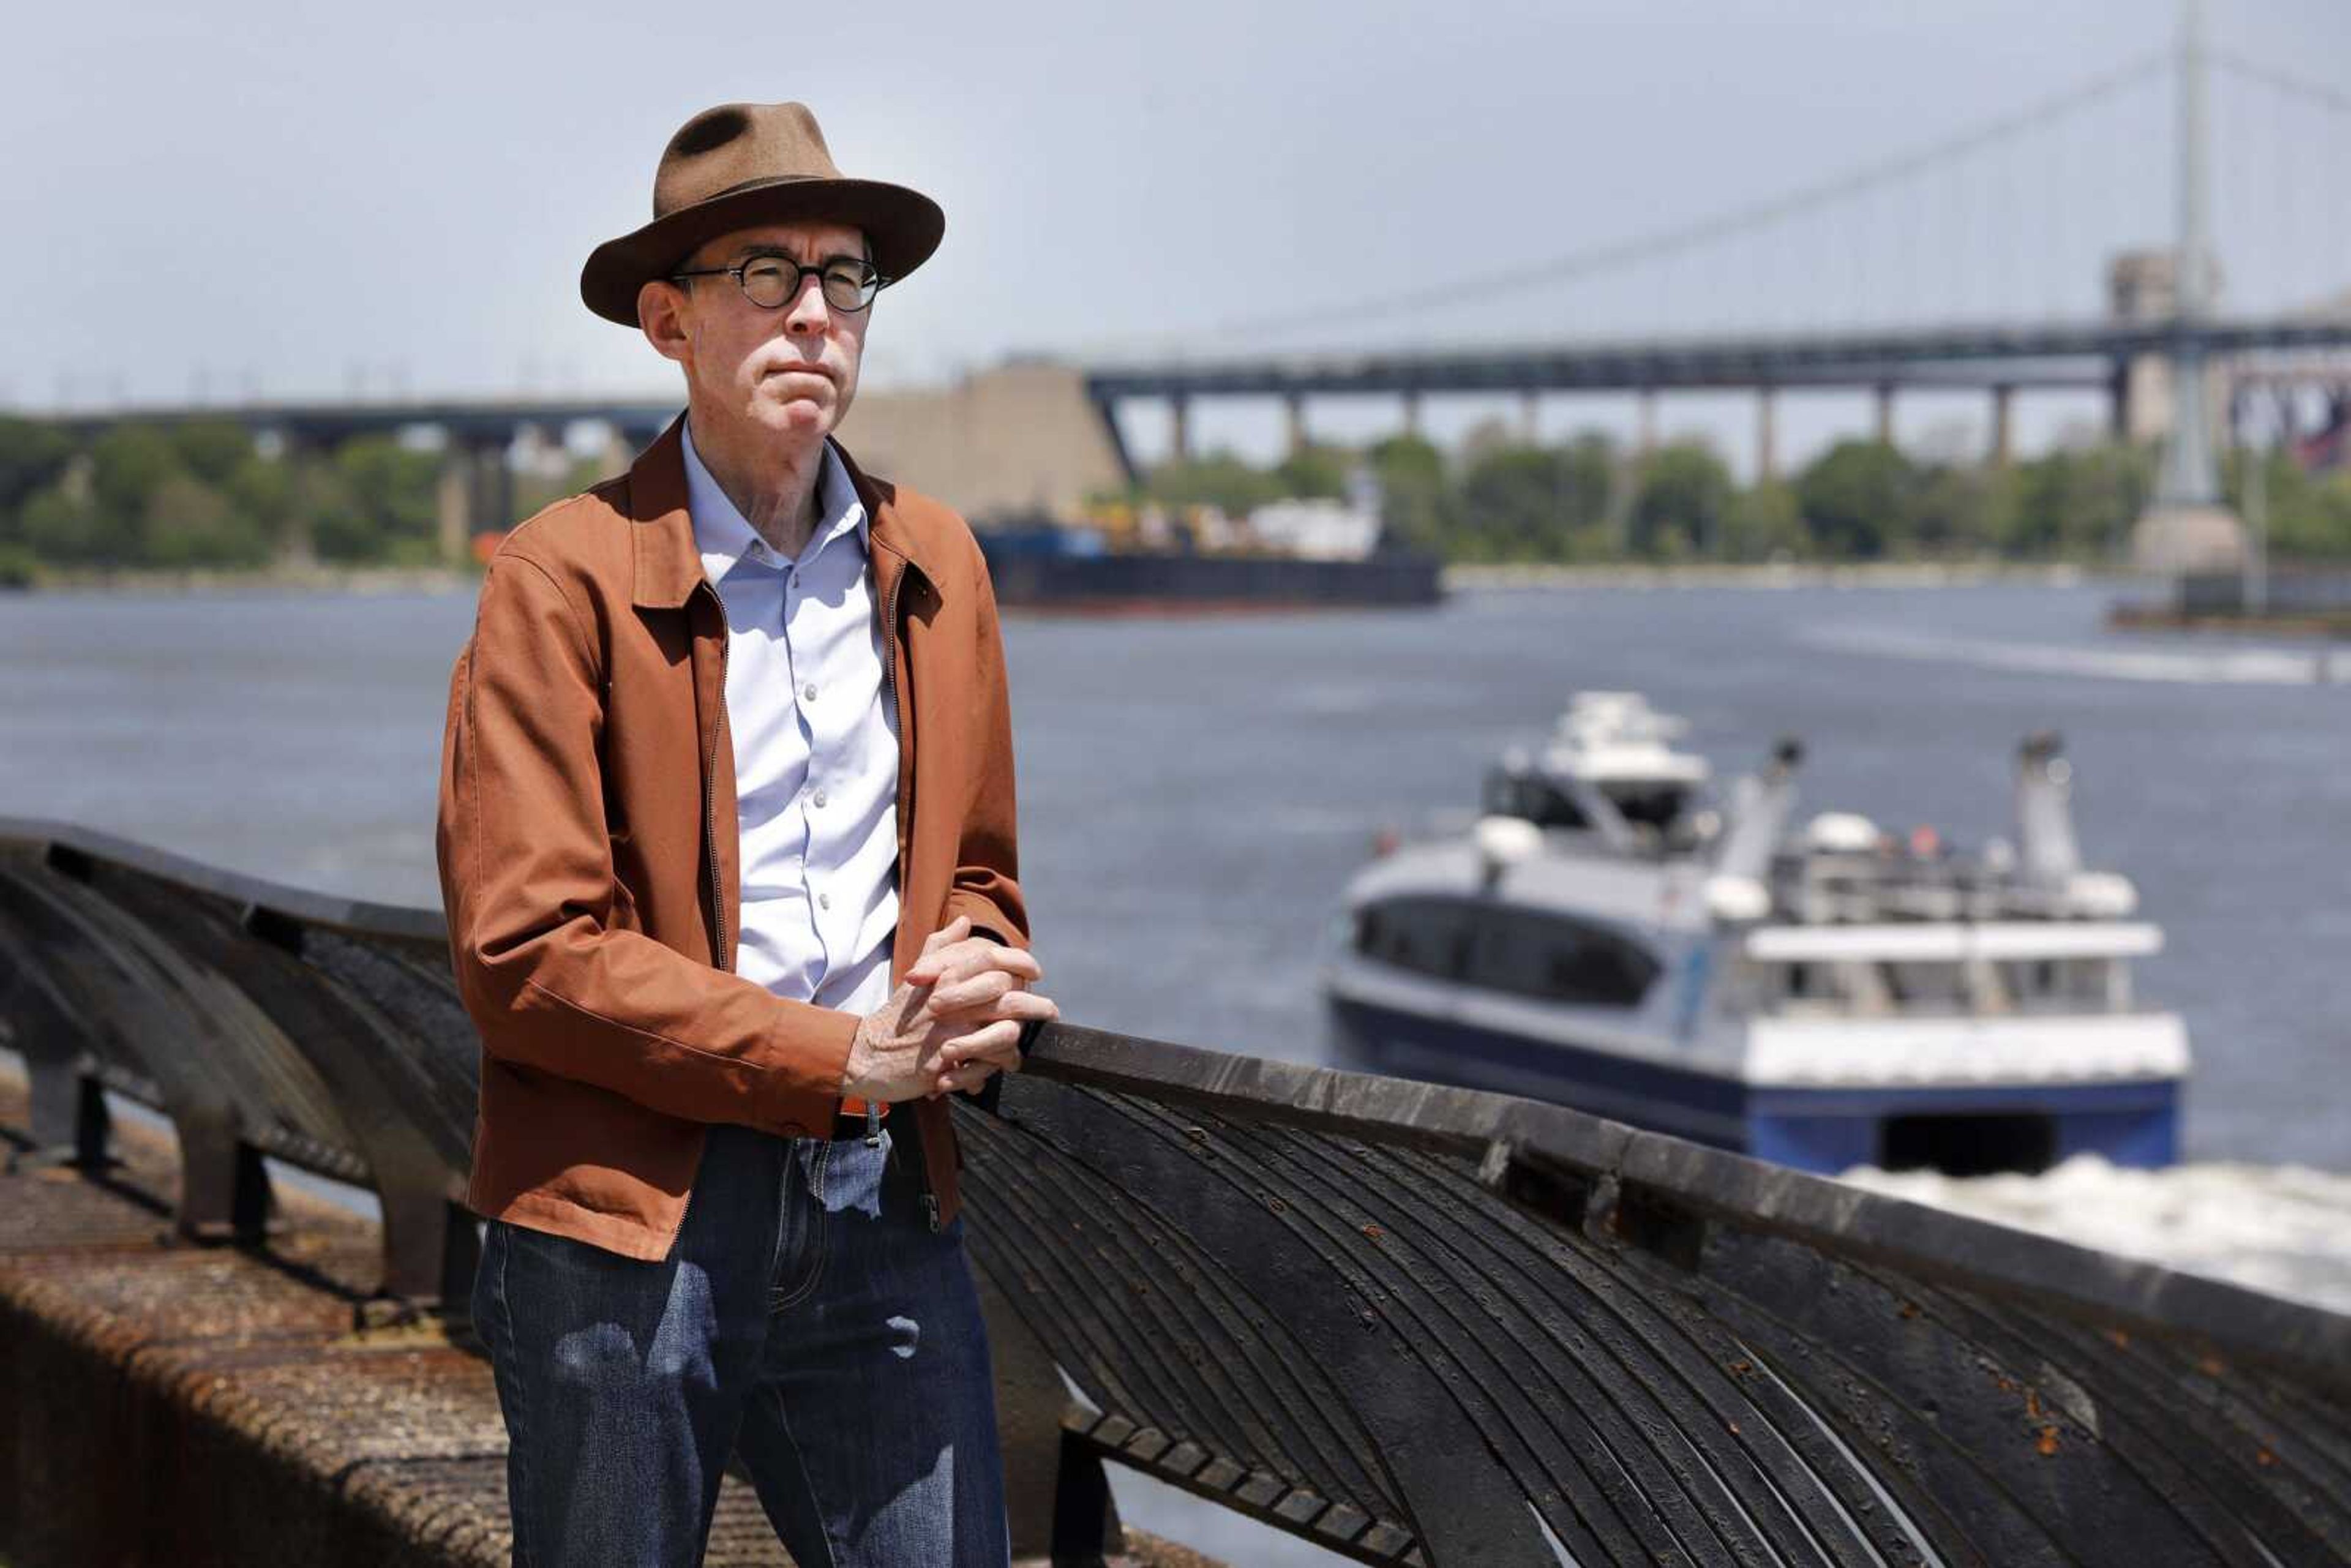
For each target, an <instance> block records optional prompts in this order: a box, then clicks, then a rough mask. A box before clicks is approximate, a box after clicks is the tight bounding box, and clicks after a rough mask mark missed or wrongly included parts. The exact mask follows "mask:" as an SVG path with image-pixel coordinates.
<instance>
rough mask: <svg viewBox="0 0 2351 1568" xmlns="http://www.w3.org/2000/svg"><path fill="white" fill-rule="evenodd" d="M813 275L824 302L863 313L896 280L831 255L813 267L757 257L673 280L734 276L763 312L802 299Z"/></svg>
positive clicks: (855, 260)
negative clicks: (806, 282) (803, 287)
mask: <svg viewBox="0 0 2351 1568" xmlns="http://www.w3.org/2000/svg"><path fill="white" fill-rule="evenodd" d="M810 273H814V274H815V275H816V280H817V287H818V288H819V289H820V290H822V292H823V294H824V302H825V303H826V304H827V305H830V306H831V307H832V308H834V309H836V310H862V309H864V308H866V307H867V306H868V305H871V304H872V303H873V296H874V295H876V294H878V293H880V292H881V291H882V290H883V288H885V287H889V285H890V283H891V282H892V281H893V280H892V279H890V278H887V277H883V276H882V275H881V274H880V273H878V272H876V271H874V270H873V265H872V263H871V262H867V261H861V260H859V259H858V258H857V257H855V256H829V257H827V258H826V259H825V260H823V261H820V262H818V263H817V264H816V265H815V266H814V267H802V266H801V265H800V264H799V262H796V261H794V260H793V259H792V258H791V257H790V256H752V257H751V258H750V259H749V260H747V261H745V262H743V263H741V264H740V265H739V266H736V267H700V268H697V269H695V270H692V271H687V272H673V273H671V274H670V277H671V279H672V281H677V280H680V279H684V278H688V277H732V278H733V279H734V280H735V283H736V286H737V287H739V288H741V289H742V290H743V298H746V299H748V300H749V301H750V302H751V303H752V304H754V305H757V306H758V308H760V309H762V310H773V309H776V308H778V307H780V306H782V305H783V304H784V303H785V302H786V301H788V300H791V299H797V298H799V292H800V283H801V281H802V280H803V279H805V278H806V277H808V276H809V275H810Z"/></svg>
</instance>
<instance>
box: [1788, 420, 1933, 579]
mask: <svg viewBox="0 0 2351 1568" xmlns="http://www.w3.org/2000/svg"><path fill="white" fill-rule="evenodd" d="M1916 488H1917V472H1916V470H1914V469H1913V468H1912V467H1911V465H1910V460H1909V459H1908V458H1907V457H1905V456H1904V455H1902V453H1901V452H1900V451H1899V450H1898V449H1897V448H1896V447H1894V446H1891V445H1889V444H1886V443H1885V442H1882V441H1840V442H1838V443H1837V444H1835V445H1834V446H1833V447H1831V448H1830V449H1829V450H1828V452H1827V453H1826V454H1824V455H1823V456H1822V457H1820V458H1819V459H1818V460H1817V461H1816V462H1814V463H1813V465H1811V466H1810V467H1808V468H1806V469H1805V470H1804V472H1803V474H1802V476H1800V477H1799V478H1798V479H1797V481H1796V502H1797V505H1798V506H1799V507H1801V508H1802V512H1803V517H1804V524H1805V527H1806V528H1808V529H1810V530H1811V533H1812V536H1813V542H1814V543H1815V544H1817V545H1818V546H1819V547H1820V548H1821V549H1822V550H1823V552H1825V553H1826V554H1828V555H1829V556H1830V557H1832V558H1834V559H1859V560H1874V559H1878V558H1880V557H1883V556H1887V555H1892V554H1895V553H1897V552H1898V551H1899V550H1900V549H1901V548H1902V547H1903V546H1904V545H1906V544H1907V542H1908V541H1909V538H1910V534H1911V516H1910V508H1911V503H1912V499H1913V495H1914V492H1915V490H1916Z"/></svg>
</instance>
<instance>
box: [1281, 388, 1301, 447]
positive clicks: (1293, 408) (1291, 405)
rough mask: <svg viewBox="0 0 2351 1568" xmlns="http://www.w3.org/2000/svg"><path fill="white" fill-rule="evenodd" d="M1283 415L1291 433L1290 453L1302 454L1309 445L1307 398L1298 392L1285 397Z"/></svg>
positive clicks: (1282, 401)
mask: <svg viewBox="0 0 2351 1568" xmlns="http://www.w3.org/2000/svg"><path fill="white" fill-rule="evenodd" d="M1281 417H1282V423H1283V425H1284V427H1285V428H1286V429H1287V431H1288V432H1289V435H1290V455H1291V456H1292V457H1298V456H1302V455H1304V454H1305V451H1306V446H1307V435H1306V399H1305V398H1304V397H1303V396H1301V394H1299V393H1297V392H1291V393H1290V394H1289V395H1288V396H1287V397H1285V398H1283V399H1282V400H1281Z"/></svg>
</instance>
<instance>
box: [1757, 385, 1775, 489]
mask: <svg viewBox="0 0 2351 1568" xmlns="http://www.w3.org/2000/svg"><path fill="white" fill-rule="evenodd" d="M1778 395H1779V391H1778V389H1777V388H1775V387H1772V386H1770V385H1768V384H1767V385H1764V386H1761V387H1758V388H1757V389H1756V390H1755V476H1756V478H1757V479H1758V480H1760V481H1761V482H1762V483H1763V484H1766V485H1769V484H1771V483H1773V482H1775V481H1776V480H1778V478H1779V477H1780V452H1779V406H1778V402H1777V399H1778Z"/></svg>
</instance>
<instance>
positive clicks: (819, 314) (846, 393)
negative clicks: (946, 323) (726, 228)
mask: <svg viewBox="0 0 2351 1568" xmlns="http://www.w3.org/2000/svg"><path fill="white" fill-rule="evenodd" d="M865 255H866V251H865V241H864V236H863V235H862V234H861V233H860V232H859V231H858V230H856V229H853V228H850V227H847V226H845V225H841V224H829V223H791V224H767V225H761V226H759V227H758V228H747V229H737V230H736V231H735V232H734V233H732V234H726V235H720V236H719V237H718V238H716V239H714V240H711V241H710V242H708V243H707V244H705V245H704V246H702V247H701V248H700V249H698V250H696V251H695V253H694V254H693V255H692V256H689V257H687V258H686V260H685V261H684V263H683V264H681V266H680V267H679V268H678V270H679V271H681V272H690V271H697V270H700V269H702V268H705V267H739V266H741V265H742V264H743V263H744V262H745V261H747V260H748V259H750V258H752V257H754V256H788V257H789V258H790V259H791V260H793V261H796V262H799V263H800V264H802V265H804V266H809V267H817V266H821V265H822V264H823V263H825V262H827V261H830V260H833V259H836V258H840V257H848V258H850V259H852V260H862V259H864V257H865ZM637 306H638V314H639V316H640V318H641V319H642V320H643V327H644V333H645V337H646V338H647V340H650V341H651V342H652V343H653V347H654V348H655V349H656V350H659V351H660V352H661V353H662V354H664V356H666V357H667V358H670V359H673V360H675V361H677V362H678V363H679V364H680V365H682V366H684V369H685V378H686V382H687V385H688V387H689V389H690V391H691V392H692V404H693V406H694V407H695V409H697V410H707V411H711V412H714V413H719V414H721V415H722V416H725V417H727V418H729V419H732V420H736V421H738V422H741V423H746V424H748V425H751V426H756V427H758V428H759V429H763V430H766V431H769V432H772V433H774V434H777V435H789V436H798V437H800V438H803V439H808V438H820V437H822V436H824V435H827V434H831V431H832V429H833V427H834V426H836V425H837V424H839V423H841V416H842V415H843V414H845V413H848V412H849V403H850V400H851V399H852V397H854V396H855V395H856V392H857V365H858V361H859V359H860V357H861V356H862V354H863V352H864V349H865V323H866V320H867V319H868V318H869V317H871V316H872V313H873V312H872V306H870V305H869V306H867V307H866V308H864V309H862V310H843V309H841V308H839V307H837V306H834V305H831V304H830V303H828V302H827V301H826V299H825V297H824V290H823V288H822V287H820V284H819V282H818V280H817V278H816V276H815V275H814V274H812V273H811V274H808V275H804V276H803V277H801V278H800V282H799V292H797V293H796V294H794V295H792V296H791V297H790V298H788V299H786V300H785V301H784V303H783V304H781V305H779V306H777V307H776V308H773V309H765V308H761V307H759V306H758V305H754V304H753V303H752V302H751V301H750V300H749V299H747V298H745V297H744V294H743V290H742V289H741V288H740V287H737V284H736V280H735V279H734V278H733V277H696V278H693V279H691V280H690V281H689V282H688V283H686V284H676V283H669V282H654V283H648V284H646V285H645V286H644V288H643V291H642V292H640V294H639V295H638V300H637Z"/></svg>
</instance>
